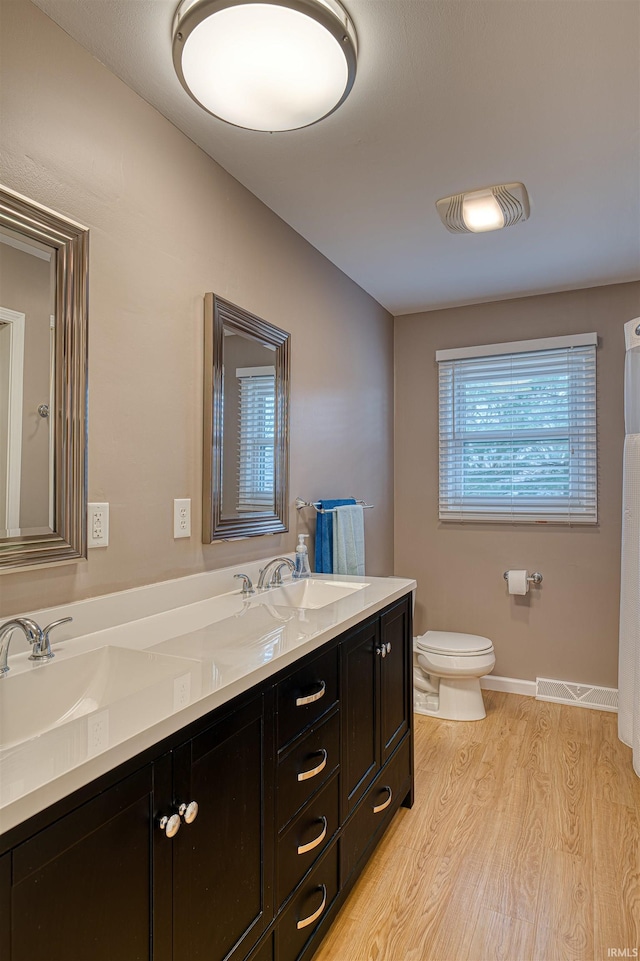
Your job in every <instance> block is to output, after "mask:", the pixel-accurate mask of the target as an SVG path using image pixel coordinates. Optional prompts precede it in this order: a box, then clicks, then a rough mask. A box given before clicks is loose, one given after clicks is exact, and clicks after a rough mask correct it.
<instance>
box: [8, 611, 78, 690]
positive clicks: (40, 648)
mask: <svg viewBox="0 0 640 961" xmlns="http://www.w3.org/2000/svg"><path fill="white" fill-rule="evenodd" d="M72 620H73V618H72V617H61V618H60V619H59V620H58V621H52V622H51V624H48V625H47V626H46V627H45V628H44V629H43V628H41V627H40V626H39V625H38V624H36V622H35V621H34V620H33V619H32V618H31V617H14V618H12V619H11V620H10V621H5V623H4V624H1V625H0V677H2V675H3V674H6V673H7V671H8V670H9V665H8V664H7V659H8V657H9V643H10V642H11V635H12V634H13V632H14V631H15V629H16V628H17V627H19V628H20V629H21V631H22V632H23V633H24V636H25V637H26V639H27V640H28V641H29V644H31V645H32V647H33V650H32V652H31V654H30V655H29V660H30V661H50V660H51V659H52V658H53V657H55V654H54V653H53V651H52V650H51V637H50V634H51V631H52V630H53V629H54V627H59V626H60V624H68V623H69V621H72Z"/></svg>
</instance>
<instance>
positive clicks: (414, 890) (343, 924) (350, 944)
mask: <svg viewBox="0 0 640 961" xmlns="http://www.w3.org/2000/svg"><path fill="white" fill-rule="evenodd" d="M484 696H485V703H486V706H487V718H486V720H485V721H481V722H474V723H470V722H453V721H439V720H437V719H435V718H427V717H421V716H420V715H416V743H415V762H416V803H415V805H414V807H413V808H412V810H410V811H408V810H406V809H404V808H401V809H400V811H399V812H398V813H397V814H396V816H395V818H394V820H393V822H392V824H391V827H390V828H389V830H388V832H387V834H386V835H385V837H384V838H383V840H382V842H381V843H380V845H379V846H378V848H377V849H376V852H375V854H374V856H373V858H372V859H371V861H370V862H369V864H368V865H367V867H366V869H365V871H364V873H363V875H362V876H361V878H360V879H359V880H358V882H357V884H356V886H355V888H354V890H353V891H352V893H351V895H350V896H349V898H348V900H347V901H346V902H345V904H344V906H343V908H342V911H341V912H340V914H339V915H338V918H337V919H336V921H335V923H334V925H333V927H332V929H331V931H330V932H329V934H328V935H327V937H326V938H325V940H324V942H323V944H322V945H321V947H320V949H319V950H318V953H317V954H316V955H315V958H314V961H493V959H495V961H564V959H571V961H601V959H602V961H605V959H606V961H608V959H609V958H610V957H615V956H616V955H615V954H613V953H609V951H610V949H617V950H618V951H620V952H622V951H623V950H624V949H626V957H632V958H633V957H638V958H640V779H638V778H637V777H636V775H635V774H634V773H633V768H632V766H631V751H630V750H629V749H628V748H626V747H625V746H624V745H623V744H621V743H620V741H619V740H618V736H617V715H616V714H608V713H605V712H603V711H591V710H586V709H584V708H577V707H565V706H563V705H560V704H548V703H545V702H543V701H536V700H535V699H534V698H528V697H520V696H517V695H514V694H501V693H498V692H495V691H485V692H484ZM634 952H635V953H634ZM617 956H618V957H624V955H622V954H621V953H620V954H619V955H617Z"/></svg>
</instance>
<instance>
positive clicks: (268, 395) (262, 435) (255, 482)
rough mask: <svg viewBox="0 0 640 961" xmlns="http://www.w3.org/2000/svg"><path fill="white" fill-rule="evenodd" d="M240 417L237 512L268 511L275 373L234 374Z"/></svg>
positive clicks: (268, 369)
mask: <svg viewBox="0 0 640 961" xmlns="http://www.w3.org/2000/svg"><path fill="white" fill-rule="evenodd" d="M236 374H237V377H238V386H239V392H240V397H239V406H240V416H239V418H238V424H239V440H238V458H239V463H238V479H239V480H238V510H239V511H270V510H273V508H274V497H275V462H274V452H275V400H276V391H275V382H276V379H275V370H274V368H273V367H254V368H241V369H238V370H237V371H236Z"/></svg>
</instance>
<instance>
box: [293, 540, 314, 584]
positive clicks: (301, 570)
mask: <svg viewBox="0 0 640 961" xmlns="http://www.w3.org/2000/svg"><path fill="white" fill-rule="evenodd" d="M308 536H309V535H308V534H298V546H297V547H296V569H295V571H294V572H293V574H292V575H291V576H292V577H295V578H300V577H311V568H310V567H309V552H308V550H307V545H306V544H305V539H306V538H307V537H308Z"/></svg>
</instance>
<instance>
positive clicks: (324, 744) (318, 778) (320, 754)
mask: <svg viewBox="0 0 640 961" xmlns="http://www.w3.org/2000/svg"><path fill="white" fill-rule="evenodd" d="M339 760H340V715H339V714H338V712H337V711H336V712H335V714H333V715H332V716H331V717H330V718H328V719H327V720H326V721H323V722H322V724H319V725H318V726H317V727H314V728H313V729H312V730H311V731H309V733H308V734H307V735H306V736H305V737H304V738H303V739H302V740H301V741H300V742H299V743H298V744H296V745H295V747H294V748H293V749H292V750H291V751H290V752H289V753H288V754H287V755H286V757H284V758H282V760H281V761H280V763H279V764H278V790H277V798H278V826H279V827H280V828H282V827H284V825H285V824H286V823H287V821H288V820H289V819H290V818H291V817H293V815H294V814H295V813H296V811H298V810H299V808H301V807H302V805H303V804H304V803H305V801H306V800H307V798H310V797H311V795H312V794H315V792H316V791H317V790H318V788H319V787H320V786H321V785H322V784H324V782H325V781H326V780H327V779H328V778H329V776H330V775H331V773H332V772H333V771H334V770H335V769H336V767H337V766H338V763H339Z"/></svg>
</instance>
